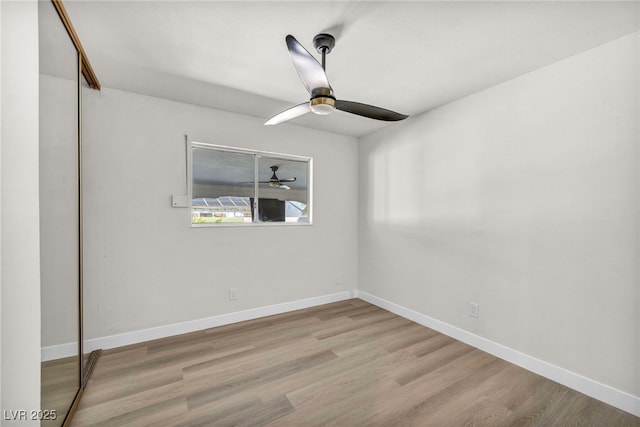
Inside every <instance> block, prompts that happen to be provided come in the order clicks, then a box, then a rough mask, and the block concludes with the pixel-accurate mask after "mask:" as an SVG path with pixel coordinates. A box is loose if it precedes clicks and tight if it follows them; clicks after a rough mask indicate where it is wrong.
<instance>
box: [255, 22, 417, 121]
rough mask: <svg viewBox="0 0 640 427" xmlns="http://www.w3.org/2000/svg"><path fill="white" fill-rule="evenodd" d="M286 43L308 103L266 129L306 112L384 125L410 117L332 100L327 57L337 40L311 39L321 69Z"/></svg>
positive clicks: (295, 45) (293, 41) (291, 39)
mask: <svg viewBox="0 0 640 427" xmlns="http://www.w3.org/2000/svg"><path fill="white" fill-rule="evenodd" d="M285 40H286V42H287V48H288V49H289V53H290V54H291V58H292V59H293V65H294V66H295V68H296V71H297V72H298V75H299V76H300V78H301V79H302V83H303V84H304V86H305V87H306V88H307V91H308V92H309V94H310V95H311V99H310V100H309V101H306V102H303V103H301V104H298V105H296V106H294V107H291V108H288V109H286V110H284V111H282V112H281V113H278V114H276V115H275V116H273V117H271V118H270V119H269V120H267V121H266V122H265V126H272V125H277V124H279V123H282V122H286V121H287V120H291V119H294V118H296V117H299V116H301V115H303V114H306V113H309V112H313V113H315V114H319V115H327V114H330V113H332V112H333V110H335V109H338V110H341V111H346V112H347V113H351V114H356V115H358V116H363V117H368V118H371V119H376V120H385V121H398V120H403V119H406V118H407V117H409V116H407V115H405V114H400V113H396V112H395V111H391V110H387V109H385V108H380V107H375V106H373V105H369V104H362V103H360V102H353V101H343V100H341V99H336V98H335V97H334V96H333V89H332V88H331V85H330V84H329V80H328V79H327V74H326V72H325V66H326V56H327V54H328V53H330V52H331V50H332V49H333V47H334V46H335V43H336V39H335V38H334V37H333V36H332V35H331V34H326V33H321V34H318V35H316V36H315V37H314V38H313V46H314V47H315V48H316V50H317V51H318V53H320V54H322V65H320V63H319V62H318V61H317V60H316V58H314V57H313V56H311V54H310V53H309V52H308V51H307V50H306V49H305V48H304V47H303V46H302V45H301V44H300V42H298V40H296V38H295V37H293V36H292V35H291V34H289V35H287V37H286V38H285Z"/></svg>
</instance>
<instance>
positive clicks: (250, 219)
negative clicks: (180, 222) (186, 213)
mask: <svg viewBox="0 0 640 427" xmlns="http://www.w3.org/2000/svg"><path fill="white" fill-rule="evenodd" d="M191 154H192V161H191V187H192V188H191V193H192V200H191V208H192V209H191V223H192V225H205V226H206V225H216V224H229V223H234V224H244V223H248V224H251V223H298V224H309V223H311V221H310V218H311V215H310V176H311V159H309V158H303V157H299V156H290V155H284V154H273V153H263V152H257V151H250V150H241V149H233V148H229V147H220V146H215V145H209V144H201V143H195V142H194V143H192V150H191Z"/></svg>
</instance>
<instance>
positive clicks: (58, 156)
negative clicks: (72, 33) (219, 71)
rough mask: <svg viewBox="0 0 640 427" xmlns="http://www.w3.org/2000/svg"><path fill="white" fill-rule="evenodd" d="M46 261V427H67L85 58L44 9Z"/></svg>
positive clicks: (74, 385) (73, 363)
mask: <svg viewBox="0 0 640 427" xmlns="http://www.w3.org/2000/svg"><path fill="white" fill-rule="evenodd" d="M39 20H40V25H39V30H40V259H41V266H40V271H41V313H42V399H41V410H42V411H41V413H40V414H39V415H40V417H41V418H42V425H43V426H60V425H62V424H63V422H64V419H65V417H66V415H67V413H68V412H69V411H70V409H71V408H72V406H73V403H74V401H75V399H76V397H77V396H79V393H81V355H80V314H79V313H80V311H79V304H80V301H79V298H80V280H79V278H80V247H81V246H80V213H79V176H80V175H79V168H78V164H79V146H78V138H79V134H78V124H79V121H78V117H79V115H78V114H79V112H78V108H79V106H78V78H79V68H78V53H77V50H76V48H75V46H74V44H73V42H72V40H71V38H70V37H69V35H68V33H67V31H66V29H65V27H64V26H63V24H62V22H61V20H60V17H59V16H58V14H57V12H56V11H55V9H54V7H53V5H52V3H51V2H49V1H41V2H39Z"/></svg>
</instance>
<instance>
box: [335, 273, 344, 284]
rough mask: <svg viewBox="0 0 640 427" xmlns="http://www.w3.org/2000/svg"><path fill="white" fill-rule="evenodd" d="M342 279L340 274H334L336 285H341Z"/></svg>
mask: <svg viewBox="0 0 640 427" xmlns="http://www.w3.org/2000/svg"><path fill="white" fill-rule="evenodd" d="M342 281H343V279H342V274H338V275H337V276H336V286H342Z"/></svg>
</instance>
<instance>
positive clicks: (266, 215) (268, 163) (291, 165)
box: [258, 155, 309, 223]
mask: <svg viewBox="0 0 640 427" xmlns="http://www.w3.org/2000/svg"><path fill="white" fill-rule="evenodd" d="M258 181H259V185H258V222H291V223H308V222H309V212H308V203H309V188H308V187H309V186H308V182H309V162H308V161H304V160H292V159H285V158H279V157H276V156H268V155H260V157H259V158H258Z"/></svg>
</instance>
